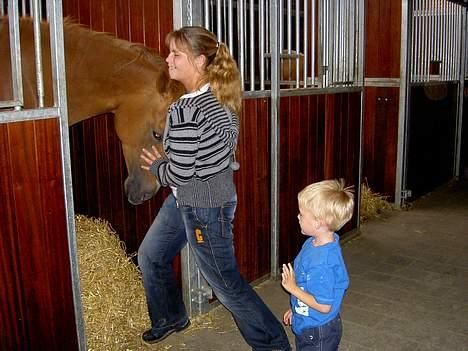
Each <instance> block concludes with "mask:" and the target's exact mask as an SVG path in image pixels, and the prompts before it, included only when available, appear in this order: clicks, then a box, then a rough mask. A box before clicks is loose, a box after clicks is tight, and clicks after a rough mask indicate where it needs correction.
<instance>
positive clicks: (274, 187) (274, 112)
mask: <svg viewBox="0 0 468 351" xmlns="http://www.w3.org/2000/svg"><path fill="white" fill-rule="evenodd" d="M278 2H279V4H280V5H282V3H281V0H271V5H270V21H271V25H272V28H279V25H280V19H279V18H278V14H279V13H280V11H279V9H278ZM280 36H281V34H280V32H278V31H275V30H272V31H271V36H270V47H271V48H272V50H271V111H270V114H271V121H270V123H271V136H270V137H271V140H270V150H271V156H270V157H271V158H270V162H271V176H270V177H271V178H270V181H271V199H270V203H271V250H270V252H271V253H270V255H271V256H270V272H271V276H272V277H275V278H276V277H277V276H278V275H279V269H278V257H279V249H278V247H279V202H280V201H279V164H280V153H279V145H280V138H279V136H280V123H279V117H280V116H279V111H280V95H279V93H280V89H279V88H280V86H279V73H280V71H279V69H280V62H279V52H280V50H281V49H279V50H278V48H281V47H279V46H278V43H279V38H280Z"/></svg>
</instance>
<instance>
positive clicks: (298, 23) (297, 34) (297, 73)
mask: <svg viewBox="0 0 468 351" xmlns="http://www.w3.org/2000/svg"><path fill="white" fill-rule="evenodd" d="M295 13H296V39H295V41H296V54H297V57H296V88H299V87H300V75H301V72H300V68H301V66H300V65H301V59H300V54H301V46H300V35H301V34H300V17H301V12H300V6H299V0H296V9H295Z"/></svg>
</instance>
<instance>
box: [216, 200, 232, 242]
mask: <svg viewBox="0 0 468 351" xmlns="http://www.w3.org/2000/svg"><path fill="white" fill-rule="evenodd" d="M236 206H237V203H236V202H226V203H224V204H223V206H221V209H220V211H219V216H218V221H219V222H220V226H221V236H222V237H223V238H226V239H232V238H233V237H234V233H233V231H232V229H233V225H232V221H233V220H234V214H235V212H236Z"/></svg>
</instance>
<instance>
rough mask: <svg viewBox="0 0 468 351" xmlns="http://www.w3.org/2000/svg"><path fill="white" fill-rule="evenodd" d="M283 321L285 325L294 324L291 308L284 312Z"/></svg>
mask: <svg viewBox="0 0 468 351" xmlns="http://www.w3.org/2000/svg"><path fill="white" fill-rule="evenodd" d="M283 323H284V325H291V324H292V310H291V309H289V310H287V311H286V312H284V316H283Z"/></svg>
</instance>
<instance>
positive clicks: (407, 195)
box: [401, 189, 412, 200]
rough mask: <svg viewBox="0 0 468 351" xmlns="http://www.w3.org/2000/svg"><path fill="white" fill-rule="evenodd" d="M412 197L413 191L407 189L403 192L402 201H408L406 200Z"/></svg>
mask: <svg viewBox="0 0 468 351" xmlns="http://www.w3.org/2000/svg"><path fill="white" fill-rule="evenodd" d="M411 196H412V194H411V190H409V189H405V190H402V191H401V198H402V199H404V200H406V199H409V198H410V197H411Z"/></svg>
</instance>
